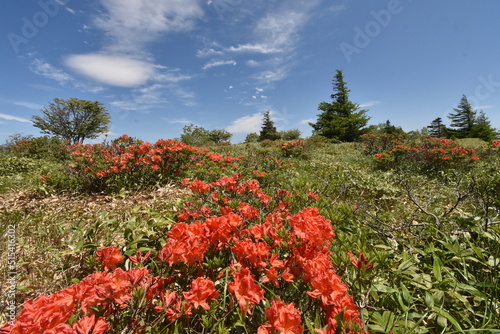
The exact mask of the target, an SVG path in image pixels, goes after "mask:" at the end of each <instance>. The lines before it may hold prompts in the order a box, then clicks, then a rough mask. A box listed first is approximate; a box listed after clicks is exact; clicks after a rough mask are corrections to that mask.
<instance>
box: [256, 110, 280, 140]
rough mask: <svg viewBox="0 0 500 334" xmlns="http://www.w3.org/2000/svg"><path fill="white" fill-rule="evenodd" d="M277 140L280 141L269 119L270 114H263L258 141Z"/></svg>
mask: <svg viewBox="0 0 500 334" xmlns="http://www.w3.org/2000/svg"><path fill="white" fill-rule="evenodd" d="M266 139H269V140H277V139H280V134H279V133H278V131H277V130H276V127H275V126H274V122H273V120H272V119H271V113H270V112H269V111H266V112H265V113H264V119H263V121H262V128H261V130H260V135H259V141H263V140H266Z"/></svg>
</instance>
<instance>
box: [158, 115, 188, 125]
mask: <svg viewBox="0 0 500 334" xmlns="http://www.w3.org/2000/svg"><path fill="white" fill-rule="evenodd" d="M162 120H164V121H166V122H168V123H169V124H184V125H186V124H192V123H194V122H192V121H190V120H188V119H186V118H181V119H168V118H166V117H162Z"/></svg>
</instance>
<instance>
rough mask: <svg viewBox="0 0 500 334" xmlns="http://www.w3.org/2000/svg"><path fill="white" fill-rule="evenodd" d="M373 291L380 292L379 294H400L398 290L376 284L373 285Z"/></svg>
mask: <svg viewBox="0 0 500 334" xmlns="http://www.w3.org/2000/svg"><path fill="white" fill-rule="evenodd" d="M373 290H375V291H379V292H385V293H394V292H398V290H396V289H394V288H391V287H389V286H387V285H383V284H380V283H374V284H373Z"/></svg>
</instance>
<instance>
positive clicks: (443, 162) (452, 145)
mask: <svg viewBox="0 0 500 334" xmlns="http://www.w3.org/2000/svg"><path fill="white" fill-rule="evenodd" d="M374 156H375V158H376V160H377V162H378V163H379V164H380V165H381V166H384V167H394V166H396V165H401V164H407V165H413V166H419V167H420V168H422V169H433V168H448V167H451V166H454V165H457V164H459V163H460V164H463V163H468V162H471V161H474V160H479V157H478V156H477V154H476V150H474V149H472V148H469V147H463V146H459V145H458V144H457V142H456V141H454V140H450V139H445V138H432V137H427V138H424V139H423V140H422V141H421V142H418V143H411V144H397V145H396V146H394V147H393V148H392V149H390V150H387V151H384V152H381V153H377V154H375V155H374Z"/></svg>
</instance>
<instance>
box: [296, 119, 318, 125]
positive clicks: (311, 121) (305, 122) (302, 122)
mask: <svg viewBox="0 0 500 334" xmlns="http://www.w3.org/2000/svg"><path fill="white" fill-rule="evenodd" d="M316 121H317V119H316V118H308V119H303V120H301V121H300V122H299V124H309V123H316Z"/></svg>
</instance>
